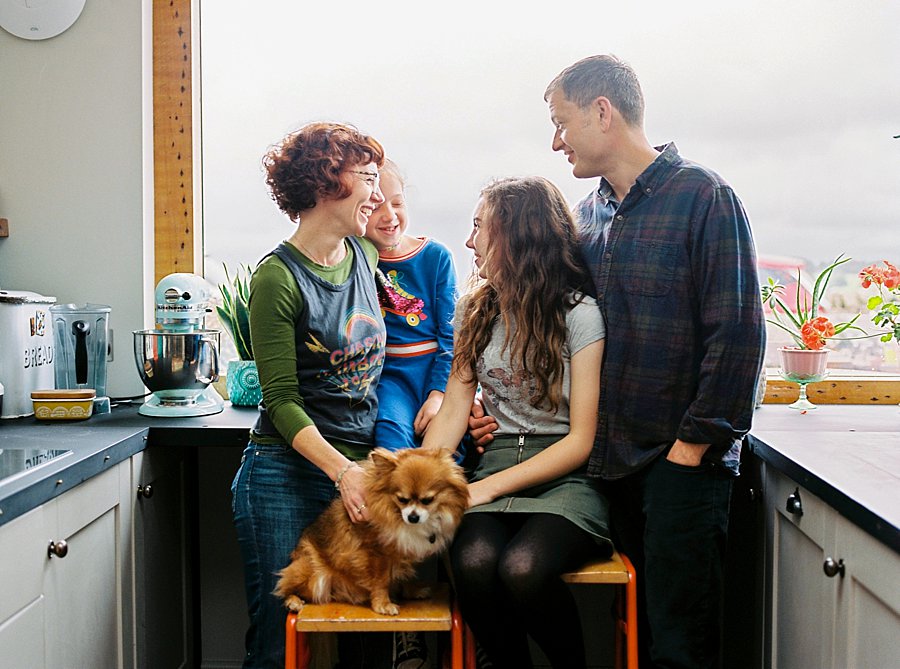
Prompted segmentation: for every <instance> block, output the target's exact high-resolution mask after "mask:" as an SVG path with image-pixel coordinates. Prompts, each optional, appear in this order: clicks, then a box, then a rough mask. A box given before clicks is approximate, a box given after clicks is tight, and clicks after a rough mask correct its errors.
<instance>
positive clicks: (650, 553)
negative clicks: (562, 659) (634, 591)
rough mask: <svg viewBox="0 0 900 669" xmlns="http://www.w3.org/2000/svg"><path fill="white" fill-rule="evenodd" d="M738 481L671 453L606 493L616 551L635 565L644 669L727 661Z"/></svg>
mask: <svg viewBox="0 0 900 669" xmlns="http://www.w3.org/2000/svg"><path fill="white" fill-rule="evenodd" d="M732 483H733V476H732V475H731V474H730V473H728V472H726V471H725V470H723V469H722V468H721V467H720V466H718V465H713V464H711V463H707V462H704V463H702V464H701V465H700V466H699V467H686V466H683V465H678V464H675V463H672V462H669V461H668V460H666V457H665V453H663V454H661V455H660V456H659V457H658V458H657V459H656V460H655V461H654V462H653V463H651V464H650V465H648V466H647V467H646V468H644V469H643V470H641V471H639V472H637V473H635V474H632V475H630V476H626V477H624V478H622V479H617V480H615V481H604V482H603V484H602V486H601V490H602V491H603V492H604V493H605V494H606V496H607V498H608V499H609V503H610V519H611V521H612V530H613V537H614V541H615V544H616V546H617V547H618V548H619V549H620V550H622V552H624V553H625V554H626V555H628V557H629V558H631V561H632V562H633V563H634V566H635V570H636V571H637V584H638V598H639V605H638V642H639V644H640V648H639V651H640V656H641V657H640V666H641V667H642V668H643V667H665V668H666V669H675V668H691V669H694V668H701V667H717V666H719V664H720V647H719V646H720V640H719V639H720V634H721V630H722V598H723V592H724V561H725V548H726V538H727V533H728V507H729V504H730V501H731V487H732Z"/></svg>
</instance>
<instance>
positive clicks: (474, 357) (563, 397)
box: [423, 177, 612, 669]
mask: <svg viewBox="0 0 900 669" xmlns="http://www.w3.org/2000/svg"><path fill="white" fill-rule="evenodd" d="M466 245H467V246H468V247H469V248H471V249H472V250H473V251H474V252H475V266H476V268H477V273H478V279H477V283H476V285H475V286H474V288H473V289H472V290H471V291H470V292H469V293H468V294H467V295H465V296H464V297H463V298H462V299H461V300H460V302H459V305H458V307H457V310H456V324H455V329H456V341H455V343H454V357H453V366H452V371H451V375H450V379H449V381H448V383H447V389H446V394H445V396H444V402H443V404H442V406H441V409H440V411H439V412H438V414H437V416H435V418H434V420H433V422H432V425H431V427H430V428H429V430H428V432H427V433H426V434H425V440H424V443H423V447H424V448H435V447H440V448H447V449H454V448H455V447H456V444H458V443H459V440H460V439H461V438H462V436H463V435H464V434H465V432H466V428H467V424H468V416H469V410H470V408H471V406H472V401H473V399H474V397H475V395H476V391H477V390H478V389H479V387H480V389H481V391H482V401H483V402H484V404H485V408H486V410H487V411H488V413H490V414H492V415H493V416H494V417H495V418H496V420H497V422H498V424H499V428H498V430H497V431H496V432H495V439H494V441H493V442H492V443H491V445H490V447H489V448H488V449H487V451H486V452H485V453H484V455H483V456H482V460H481V462H480V463H479V465H478V467H477V469H476V470H475V472H474V475H473V479H472V482H471V483H470V485H469V505H470V508H469V510H468V511H467V512H466V515H465V517H464V518H463V521H462V524H461V526H460V528H459V531H458V533H457V536H456V539H455V541H454V543H453V546H452V547H451V554H450V559H451V566H452V575H453V580H454V585H455V587H456V591H457V594H458V597H459V601H460V606H461V609H462V612H463V616H464V618H465V620H466V622H467V623H468V624H469V626H470V627H471V628H472V631H473V632H474V634H475V637H476V638H477V640H478V642H479V644H480V645H481V647H482V648H483V649H484V651H485V652H486V653H487V655H488V656H489V658H490V660H491V661H492V662H493V665H494V666H495V667H498V668H499V667H510V668H515V669H523V668H525V669H527V668H528V667H531V666H532V662H531V658H530V654H529V647H528V636H529V635H530V636H531V638H532V639H534V641H535V642H536V643H537V644H538V646H539V647H540V648H541V650H542V651H543V653H544V655H545V656H546V657H547V659H548V660H549V661H550V663H551V664H552V666H553V667H556V668H557V669H563V668H565V669H578V668H579V667H584V666H585V654H584V641H583V637H582V632H581V624H580V620H579V615H578V610H577V608H576V605H575V601H574V599H573V598H572V595H571V593H570V591H569V589H568V586H566V585H565V584H564V583H563V582H562V581H561V580H560V578H559V576H560V574H562V573H564V572H566V571H568V570H571V569H574V568H576V567H578V566H580V565H581V564H582V563H583V562H584V561H585V560H586V559H588V558H590V557H593V556H596V555H599V554H604V553H605V554H609V552H610V551H611V548H612V544H611V542H610V539H609V531H608V519H607V507H606V502H605V500H604V498H603V497H602V496H601V495H600V494H599V493H598V491H597V489H596V487H595V486H594V484H593V482H592V481H591V480H590V479H588V478H587V475H586V472H585V468H586V464H587V459H588V456H589V454H590V452H591V447H592V446H593V443H594V432H595V430H596V424H597V404H598V396H599V390H598V389H599V387H600V384H599V381H600V366H601V359H602V357H603V338H604V332H605V327H604V323H603V320H602V318H601V316H600V312H599V309H598V308H597V304H596V302H595V301H594V300H593V299H592V298H590V297H588V296H587V293H588V292H590V289H589V287H590V279H589V278H588V274H587V271H586V269H585V268H584V266H583V262H582V260H581V255H580V253H579V250H578V240H577V236H576V230H575V225H574V222H573V220H572V216H571V213H570V210H569V205H568V203H567V202H566V200H565V198H564V197H563V195H562V193H560V191H559V190H558V189H557V188H556V186H554V185H553V184H552V183H550V182H549V181H547V180H546V179H543V178H540V177H522V178H506V179H500V180H498V181H495V182H493V183H491V184H489V185H488V186H487V187H485V188H484V189H483V190H482V192H481V197H480V199H479V201H478V204H477V205H476V209H475V214H474V220H473V229H472V234H471V236H470V237H469V240H468V241H467V243H466Z"/></svg>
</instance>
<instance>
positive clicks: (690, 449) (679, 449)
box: [469, 419, 709, 467]
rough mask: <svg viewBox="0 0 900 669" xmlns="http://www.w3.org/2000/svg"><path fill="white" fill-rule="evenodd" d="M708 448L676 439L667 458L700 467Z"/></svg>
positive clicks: (678, 462)
mask: <svg viewBox="0 0 900 669" xmlns="http://www.w3.org/2000/svg"><path fill="white" fill-rule="evenodd" d="M471 422H472V420H471V419H469V423H470V424H471ZM707 448H709V444H689V443H688V442H686V441H681V439H676V440H675V443H674V444H672V448H670V449H669V454H668V455H667V456H666V460H668V461H669V462H674V463H675V464H676V465H684V466H685V467H699V466H700V461H701V460H702V459H703V454H704V453H706V449H707Z"/></svg>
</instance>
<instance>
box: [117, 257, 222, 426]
mask: <svg viewBox="0 0 900 669" xmlns="http://www.w3.org/2000/svg"><path fill="white" fill-rule="evenodd" d="M212 292H213V291H212V285H211V284H210V283H209V282H207V281H206V279H204V278H203V277H200V276H197V275H196V274H188V273H176V274H169V275H168V276H165V277H163V278H162V279H161V280H160V282H159V283H158V284H157V285H156V291H155V293H154V298H155V302H156V328H154V329H152V330H135V331H134V332H133V335H134V360H135V363H136V364H137V368H138V373H139V374H140V376H141V381H143V383H144V385H145V386H147V388H148V389H149V390H150V391H151V395H150V397H149V398H148V399H147V401H146V402H144V404H143V405H142V406H141V408H140V409H138V413H140V414H143V415H145V416H164V417H172V416H207V415H210V414H215V413H219V412H220V411H222V409H223V408H224V406H225V401H224V400H223V399H222V398H221V396H219V394H218V393H217V392H216V389H215V388H213V387H212V386H211V385H210V384H211V383H212V382H213V381H215V380H216V379H218V378H219V335H220V332H219V330H208V329H206V328H205V327H204V323H205V320H206V314H207V313H210V312H211V311H212V308H211V306H210V305H211V301H212Z"/></svg>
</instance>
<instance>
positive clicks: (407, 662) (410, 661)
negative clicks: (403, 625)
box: [394, 632, 428, 669]
mask: <svg viewBox="0 0 900 669" xmlns="http://www.w3.org/2000/svg"><path fill="white" fill-rule="evenodd" d="M427 660H428V648H427V647H426V646H425V639H423V638H422V635H421V634H420V633H419V632H394V669H425V667H426V666H427Z"/></svg>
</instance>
